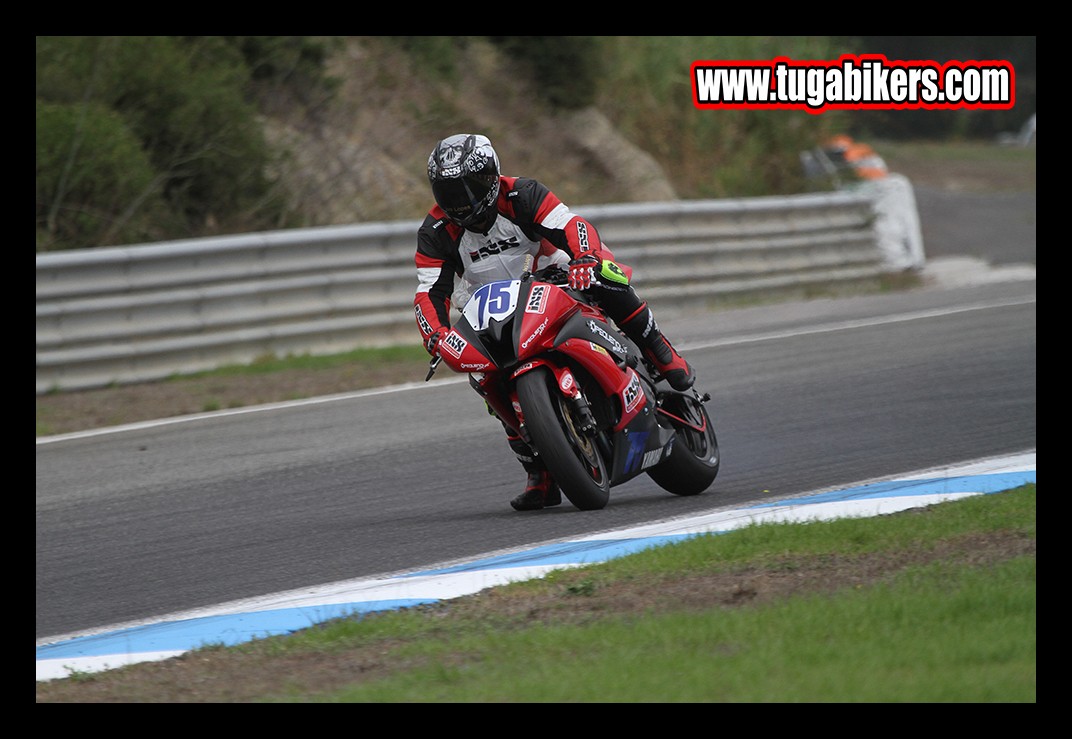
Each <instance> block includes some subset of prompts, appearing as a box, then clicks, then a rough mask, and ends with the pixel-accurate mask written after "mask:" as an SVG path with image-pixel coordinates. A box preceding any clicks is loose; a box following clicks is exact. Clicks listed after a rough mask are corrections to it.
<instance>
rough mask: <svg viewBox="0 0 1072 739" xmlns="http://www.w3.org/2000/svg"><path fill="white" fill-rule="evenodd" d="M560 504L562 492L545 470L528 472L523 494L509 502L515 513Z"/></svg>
mask: <svg viewBox="0 0 1072 739" xmlns="http://www.w3.org/2000/svg"><path fill="white" fill-rule="evenodd" d="M561 502H562V491H561V490H559V489H558V483H556V482H555V481H554V479H553V478H552V477H551V473H550V472H548V471H547V470H537V471H534V472H529V479H528V480H527V481H526V483H525V492H523V493H521V494H520V495H518V496H517V497H516V498H514V499H513V500H511V501H510V505H511V506H513V507H514V510H515V511H538V510H540V509H541V508H550V507H551V506H556V505H558V504H559V503H561Z"/></svg>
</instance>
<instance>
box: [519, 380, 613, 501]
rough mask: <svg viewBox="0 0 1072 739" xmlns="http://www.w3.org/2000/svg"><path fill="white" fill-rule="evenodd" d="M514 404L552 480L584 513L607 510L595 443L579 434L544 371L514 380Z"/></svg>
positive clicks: (606, 480) (606, 483)
mask: <svg viewBox="0 0 1072 739" xmlns="http://www.w3.org/2000/svg"><path fill="white" fill-rule="evenodd" d="M517 399H518V402H519V403H521V409H522V411H523V412H524V414H525V425H526V427H527V428H528V431H529V435H530V436H531V437H532V443H533V446H535V448H536V449H537V450H538V451H539V454H540V457H541V458H542V459H543V461H544V464H545V465H547V469H548V470H549V471H550V473H551V476H552V477H553V478H554V479H555V482H557V483H558V486H559V488H561V489H562V493H563V495H565V496H566V497H567V498H569V500H570V502H571V503H573V505H575V506H576V507H577V508H579V509H581V510H582V511H597V510H600V509H601V508H605V507H606V505H607V501H609V500H610V477H609V475H608V474H607V465H606V462H605V461H604V460H603V455H601V454H600V453H599V448H598V447H597V446H596V444H595V440H594V439H593V438H592V437H590V436H586V435H584V434H581V433H580V432H579V431H578V430H577V424H576V423H575V420H574V415H573V414H574V409H573V404H572V403H571V402H570V401H569V399H567V398H566V397H565V396H564V395H562V393H561V392H559V390H558V386H557V383H555V381H554V376H553V375H552V374H551V372H550V370H548V369H547V368H546V367H537V368H536V369H533V370H530V371H529V372H526V373H525V374H523V375H521V376H520V377H518V378H517Z"/></svg>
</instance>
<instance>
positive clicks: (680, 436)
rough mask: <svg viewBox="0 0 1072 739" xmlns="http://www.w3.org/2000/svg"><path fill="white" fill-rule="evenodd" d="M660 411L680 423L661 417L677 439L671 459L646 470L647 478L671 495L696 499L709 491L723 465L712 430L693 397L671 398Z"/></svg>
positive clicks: (713, 430) (713, 428)
mask: <svg viewBox="0 0 1072 739" xmlns="http://www.w3.org/2000/svg"><path fill="white" fill-rule="evenodd" d="M662 407H663V409H664V410H665V411H667V413H669V414H671V415H673V416H676V417H677V418H678V419H681V420H680V421H678V420H674V419H672V418H670V417H669V416H666V415H662V416H660V423H663V424H666V423H667V422H669V423H670V425H671V426H672V427H673V428H674V430H675V435H676V437H677V438H675V439H674V449H673V451H672V452H671V454H670V456H669V457H668V458H667V459H665V460H663V461H662V462H660V463H659V464H658V465H656V466H655V467H652V468H651V469H649V470H648V471H647V472H648V477H650V478H651V479H652V480H654V481H655V483H656V484H657V485H658V486H659V487H661V488H662V489H663V490H666V491H667V492H670V493H673V494H674V495H698V494H700V493H702V492H703V491H705V490H707V488H709V487H711V484H712V483H713V482H714V481H715V477H717V476H718V468H719V466H720V465H721V463H722V455H721V454H720V453H719V450H718V439H717V438H716V437H715V427H714V426H713V425H712V424H711V418H710V416H709V415H708V413H707V408H706V407H705V406H704V404H703V403H702V402H700V400H699V399H698V398H696V397H695V396H692V395H676V394H675V395H671V396H669V397H667V398H666V400H665V401H664V403H663V406H662ZM701 429H702V430H701Z"/></svg>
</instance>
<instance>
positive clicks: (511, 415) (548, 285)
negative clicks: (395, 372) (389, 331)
mask: <svg viewBox="0 0 1072 739" xmlns="http://www.w3.org/2000/svg"><path fill="white" fill-rule="evenodd" d="M530 266H531V263H527V264H526V267H525V270H524V271H523V272H522V274H521V278H520V279H505V280H495V281H492V282H488V283H486V284H484V285H481V286H479V287H478V288H476V289H475V290H474V291H473V292H472V294H471V296H470V297H469V298H468V300H467V302H465V304H464V307H463V308H462V310H461V316H460V319H459V320H457V321H456V322H455V324H454V326H453V327H452V328H451V330H450V332H449V333H448V334H447V335H446V336H445V337H444V338H443V339H442V340H441V341H440V342H439V345H438V352H437V355H436V356H435V357H433V358H432V360H431V362H430V364H429V370H428V376H427V377H426V378H425V380H426V381H427V380H430V379H431V378H432V375H433V374H434V373H435V371H436V368H437V366H438V365H439V363H440V361H443V362H446V364H447V366H448V367H450V369H452V370H454V371H455V372H459V373H468V374H469V375H470V377H471V378H472V382H473V384H474V386H475V387H477V389H478V390H479V389H480V388H481V387H487V386H489V384H494V385H495V386H497V387H498V388H499V389H500V391H501V392H497V393H486V394H485V399H486V400H487V401H488V406H489V409H490V410H492V411H493V412H494V413H495V415H497V416H498V417H499V418H500V419H502V420H503V421H504V422H505V423H506V424H507V425H508V426H510V427H511V428H512V429H513V430H514V431H516V432H517V433H518V434H520V435H521V437H522V438H523V439H524V440H525V441H526V442H527V443H528V444H529V445H530V446H531V447H532V449H533V450H534V451H535V452H536V454H537V455H538V456H539V457H541V458H542V459H543V461H544V463H545V464H546V466H547V469H548V470H549V471H550V473H551V475H552V476H553V477H554V479H555V481H556V482H557V483H558V485H559V488H560V489H561V490H562V493H563V494H564V495H565V496H566V497H567V498H568V499H569V501H570V502H571V503H573V505H574V506H576V507H577V508H579V509H580V510H586V511H587V510H599V509H602V508H604V507H606V505H607V502H608V501H609V499H610V489H611V488H612V487H614V486H616V485H621V484H622V483H625V482H628V481H629V480H632V479H633V478H635V477H637V476H638V475H640V474H642V473H647V475H648V476H649V477H650V478H651V479H652V480H654V481H655V482H656V484H658V485H659V486H660V487H661V488H663V489H664V490H666V491H668V492H670V493H673V494H674V495H697V494H699V493H702V492H703V491H705V490H707V489H708V488H709V487H710V486H711V484H712V483H713V482H714V480H715V476H716V475H718V469H719V464H720V461H721V460H720V456H719V449H718V440H717V438H716V436H715V430H714V427H713V425H712V423H711V418H710V416H709V414H708V411H707V408H706V406H705V404H706V403H707V402H708V401H709V400H710V399H711V396H710V394H708V393H704V394H703V395H700V393H699V392H698V391H696V390H695V389H690V390H688V391H685V392H681V391H678V390H675V389H673V388H671V387H670V385H669V384H668V383H667V382H666V381H665V380H664V379H663V378H662V377H661V376H660V374H659V372H658V370H657V369H656V367H655V366H654V365H653V364H651V363H650V362H649V361H648V360H647V358H645V357H644V355H643V353H642V352H641V351H640V349H639V347H637V345H636V344H635V343H633V342H632V341H631V340H630V339H629V338H628V337H627V336H625V334H623V333H621V332H620V331H619V330H618V329H617V327H616V326H615V325H614V324H613V323H611V322H610V320H609V319H608V317H607V316H606V315H605V314H604V313H603V311H602V310H601V309H600V308H599V307H598V306H597V305H595V304H594V303H593V302H592V301H590V300H588V299H587V298H586V294H585V293H583V292H579V291H574V290H571V289H569V288H568V287H566V286H565V285H566V282H567V275H566V272H565V271H564V270H563V269H561V268H560V267H559V266H557V265H552V266H551V267H548V268H546V269H543V270H540V271H538V272H531V271H529V267H530ZM482 394H483V393H482ZM500 398H501V399H500Z"/></svg>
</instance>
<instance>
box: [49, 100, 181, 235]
mask: <svg viewBox="0 0 1072 739" xmlns="http://www.w3.org/2000/svg"><path fill="white" fill-rule="evenodd" d="M165 214H166V211H165V209H164V207H163V201H162V199H161V186H160V182H159V180H158V179H157V177H156V175H155V172H154V169H153V166H152V163H151V162H150V161H149V158H148V156H147V155H146V153H145V152H144V151H143V150H142V148H141V143H140V141H139V139H138V137H137V136H136V135H135V134H134V132H133V131H131V130H130V128H129V127H128V126H127V125H126V123H125V122H124V120H123V118H122V117H121V116H120V115H119V114H118V113H116V112H115V111H113V110H110V109H109V108H107V107H105V106H104V105H102V104H100V103H96V102H86V103H78V102H71V103H46V102H42V101H41V100H38V101H37V251H47V250H50V249H53V248H57V245H62V244H68V243H80V242H82V241H85V240H89V241H91V242H95V243H114V242H136V241H139V240H143V239H150V238H156V237H159V236H161V235H162V231H161V230H159V229H157V228H155V224H156V223H159V222H162V221H163V219H164V217H165Z"/></svg>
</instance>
